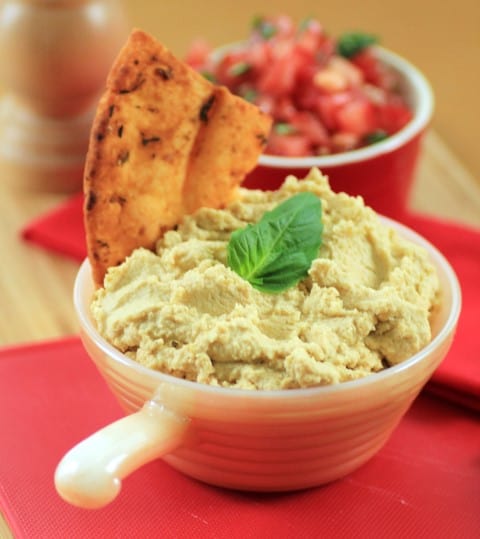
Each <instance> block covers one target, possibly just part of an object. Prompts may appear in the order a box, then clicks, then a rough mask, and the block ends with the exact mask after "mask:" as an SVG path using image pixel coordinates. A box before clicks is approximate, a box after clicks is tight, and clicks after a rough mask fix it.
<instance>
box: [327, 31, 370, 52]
mask: <svg viewBox="0 0 480 539" xmlns="http://www.w3.org/2000/svg"><path fill="white" fill-rule="evenodd" d="M377 42H378V39H377V37H376V36H374V35H372V34H363V33H362V32H349V33H346V34H342V35H341V36H340V37H339V39H338V41H337V52H338V54H340V55H341V56H344V57H345V58H351V57H352V56H355V55H356V54H358V53H359V52H360V51H362V50H363V49H366V48H367V47H369V46H370V45H373V44H374V43H377Z"/></svg>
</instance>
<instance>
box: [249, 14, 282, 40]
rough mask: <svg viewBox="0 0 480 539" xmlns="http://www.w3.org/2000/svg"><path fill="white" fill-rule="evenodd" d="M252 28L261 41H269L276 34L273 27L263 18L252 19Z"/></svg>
mask: <svg viewBox="0 0 480 539" xmlns="http://www.w3.org/2000/svg"><path fill="white" fill-rule="evenodd" d="M252 28H253V29H254V30H256V31H257V32H258V33H259V34H260V35H261V36H262V37H263V39H270V38H271V37H273V36H274V35H275V34H276V33H277V29H276V28H275V26H274V25H273V24H272V23H271V22H269V21H267V20H266V19H264V18H263V17H254V19H253V21H252Z"/></svg>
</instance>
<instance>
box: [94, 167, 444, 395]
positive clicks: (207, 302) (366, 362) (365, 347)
mask: <svg viewBox="0 0 480 539" xmlns="http://www.w3.org/2000/svg"><path fill="white" fill-rule="evenodd" d="M301 191H310V192H313V193H314V194H316V195H318V197H320V198H321V200H322V212H323V216H322V220H323V225H324V232H323V243H322V245H321V247H320V250H319V253H318V258H317V259H316V260H314V261H313V263H312V265H311V268H310V271H309V276H308V277H307V278H305V279H304V280H303V281H301V282H300V283H299V284H298V285H297V286H296V287H293V288H290V289H289V290H286V291H284V292H281V293H279V294H268V293H264V292H260V291H258V290H256V289H255V288H253V287H252V286H251V285H250V284H249V283H248V282H247V281H245V280H243V279H242V278H241V277H240V276H239V275H237V274H236V273H235V272H234V271H233V270H231V269H230V268H229V267H227V265H226V257H227V255H226V246H227V242H228V240H229V237H230V234H231V233H232V231H234V230H235V229H237V228H243V227H245V226H246V225H247V223H255V222H257V221H258V220H259V219H260V218H261V217H262V215H263V214H264V213H265V211H268V210H271V209H272V208H273V207H275V206H276V205H277V204H279V203H280V202H282V201H283V200H285V199H287V198H289V197H290V196H292V195H294V194H296V193H298V192H301ZM438 296H439V284H438V279H437V276H436V273H435V269H434V268H433V266H432V265H431V264H430V262H429V261H428V258H427V255H426V253H425V252H424V251H423V249H421V248H420V247H417V246H415V245H413V244H411V243H409V242H407V241H406V240H404V239H402V238H401V237H400V236H399V235H398V234H397V233H396V232H395V231H393V230H392V229H390V228H388V227H387V226H385V225H384V224H382V222H381V221H380V219H379V218H378V216H377V215H376V214H375V212H374V211H373V210H371V209H370V208H368V207H365V206H364V203H363V201H362V199H361V198H359V197H358V198H354V197H350V196H348V195H346V194H343V193H339V194H336V193H334V192H332V191H331V190H330V187H329V185H328V181H327V180H326V178H324V177H323V176H322V175H321V174H320V173H319V172H318V171H317V170H312V171H311V172H310V174H309V175H308V176H307V178H305V179H304V180H297V179H295V178H293V177H289V178H287V180H286V181H285V183H284V184H283V186H282V187H281V188H280V189H279V190H278V191H274V192H262V191H249V190H246V189H241V190H240V194H239V198H238V200H237V201H235V202H234V203H233V204H231V205H230V206H229V207H228V208H226V209H222V210H214V209H209V208H202V209H200V210H199V211H197V213H195V214H194V215H192V216H186V217H185V218H184V221H183V222H182V223H181V224H180V225H179V226H178V227H177V228H176V230H171V231H169V232H167V233H166V234H165V235H164V236H163V237H162V239H160V240H159V241H158V244H157V248H156V253H153V252H151V251H148V250H146V249H138V250H136V251H134V252H133V254H132V255H131V256H130V257H129V258H128V259H127V260H126V261H125V262H124V263H123V264H121V265H120V266H117V267H114V268H110V269H109V271H108V273H107V276H106V278H105V283H104V288H101V289H99V290H97V291H96V293H95V296H94V299H93V302H92V306H91V308H92V313H93V316H94V319H95V321H96V325H97V328H98V330H99V332H100V333H101V334H102V335H103V336H104V338H105V339H106V340H107V341H109V342H110V343H111V344H112V345H114V346H115V347H116V348H118V349H119V350H121V351H122V352H124V353H125V354H126V355H128V356H129V357H130V358H132V359H134V360H136V361H138V362H139V363H141V364H143V365H145V366H147V367H149V368H152V369H157V370H159V371H162V372H165V373H168V374H172V375H174V376H178V377H181V378H186V379H188V380H193V381H197V382H200V383H205V384H212V385H216V386H226V387H235V388H244V389H288V388H303V387H311V386H317V385H325V384H334V383H338V382H342V381H346V380H352V379H356V378H359V377H363V376H365V375H368V374H370V373H374V372H378V371H381V370H382V369H385V368H387V367H388V366H391V365H394V364H397V363H399V362H401V361H403V360H405V359H406V358H408V357H410V356H411V355H412V354H414V353H415V352H417V351H418V350H420V349H421V348H422V347H423V346H425V345H426V344H427V343H428V342H429V340H430V339H431V329H430V323H429V319H430V316H431V314H432V311H433V310H435V308H436V307H437V304H438Z"/></svg>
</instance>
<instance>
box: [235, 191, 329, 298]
mask: <svg viewBox="0 0 480 539" xmlns="http://www.w3.org/2000/svg"><path fill="white" fill-rule="evenodd" d="M321 214H322V207H321V201H320V199H319V198H318V197H317V196H315V195H314V194H313V193H298V194H296V195H294V196H292V197H290V198H289V199H287V200H285V201H284V202H282V203H281V204H279V205H278V206H277V207H276V208H274V209H273V210H272V211H270V212H266V213H265V214H264V215H263V217H262V218H261V219H260V221H259V222H258V223H256V224H254V225H247V226H246V227H245V228H242V229H239V230H235V232H233V233H232V235H231V236H230V241H229V242H228V245H227V261H228V265H229V267H230V268H231V269H232V270H233V271H235V272H236V273H238V275H240V277H243V278H244V279H245V280H246V281H248V282H249V283H250V284H251V285H252V286H253V287H254V288H256V289H257V290H260V291H262V292H269V293H277V292H282V291H283V290H286V289H287V288H290V287H291V286H294V285H295V284H297V283H298V282H299V281H300V280H301V279H303V278H304V277H306V276H307V274H308V270H309V269H310V266H311V264H312V261H313V260H314V259H315V258H316V257H317V256H318V249H319V248H320V245H321V243H322V231H323V225H322V221H321Z"/></svg>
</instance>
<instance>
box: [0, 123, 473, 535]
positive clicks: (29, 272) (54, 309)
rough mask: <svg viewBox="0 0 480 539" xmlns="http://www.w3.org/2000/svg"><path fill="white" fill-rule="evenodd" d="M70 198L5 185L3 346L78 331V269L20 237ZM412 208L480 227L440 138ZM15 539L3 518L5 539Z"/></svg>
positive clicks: (468, 179)
mask: <svg viewBox="0 0 480 539" xmlns="http://www.w3.org/2000/svg"><path fill="white" fill-rule="evenodd" d="M0 173H1V169H0ZM0 177H3V176H0ZM66 197H67V195H60V194H51V193H50V194H48V193H43V194H42V193H32V192H28V191H25V190H22V189H15V188H14V187H12V182H11V181H10V182H6V181H3V182H0V220H1V221H0V245H1V246H2V251H3V256H2V264H1V265H0V295H1V298H2V304H3V316H2V317H1V319H0V345H6V344H14V343H26V342H29V341H38V340H42V339H49V338H52V337H60V336H63V335H68V334H72V333H76V331H77V324H76V321H75V316H74V312H73V307H72V301H71V296H72V285H73V281H74V277H75V274H76V271H77V269H78V264H77V263H76V262H74V261H72V260H69V259H67V258H65V257H63V256H59V255H55V254H52V253H51V252H48V251H44V250H43V249H41V248H38V247H35V246H33V245H32V244H28V243H24V242H22V241H21V239H20V238H19V230H20V228H21V227H22V226H23V225H24V224H25V223H27V222H28V221H29V220H30V219H32V218H33V217H35V216H37V215H39V214H41V213H43V212H44V211H46V210H47V209H49V208H53V207H55V205H56V204H58V203H59V202H60V201H61V200H64V199H65V198H66ZM412 207H413V208H414V209H416V210H419V211H422V212H424V213H428V214H432V215H439V216H442V217H445V218H449V219H456V220H458V221H461V222H465V223H468V224H470V225H473V226H475V227H480V184H479V183H478V182H476V181H475V180H474V178H473V177H472V176H471V175H470V174H469V173H468V172H467V171H466V170H465V168H464V167H463V166H462V164H461V163H460V162H459V161H458V160H457V159H456V158H455V156H454V155H453V154H452V152H451V151H450V150H449V149H448V148H447V147H446V145H445V144H444V143H443V141H442V140H441V139H440V137H439V136H438V135H436V134H435V133H430V134H429V135H428V137H427V138H426V140H425V146H424V153H423V157H422V160H421V162H420V165H419V169H418V173H417V181H416V186H415V189H414V193H413V196H412ZM11 537H12V535H11V533H10V530H9V528H8V526H7V524H6V523H5V521H4V520H3V519H2V518H1V515H0V539H4V538H5V539H6V538H11Z"/></svg>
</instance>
